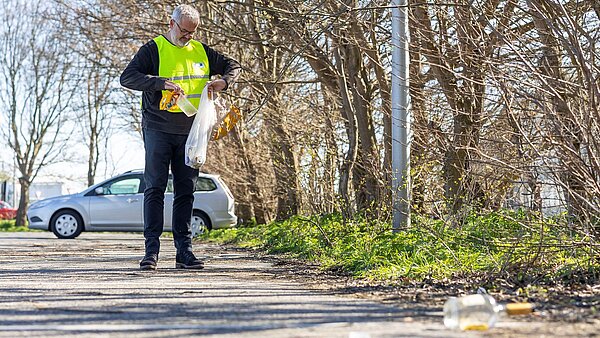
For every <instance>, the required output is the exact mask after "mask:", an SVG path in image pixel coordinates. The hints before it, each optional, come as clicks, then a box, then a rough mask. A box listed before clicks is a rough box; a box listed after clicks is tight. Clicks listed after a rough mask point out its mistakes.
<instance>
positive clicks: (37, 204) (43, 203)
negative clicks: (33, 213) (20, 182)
mask: <svg viewBox="0 0 600 338" xmlns="http://www.w3.org/2000/svg"><path fill="white" fill-rule="evenodd" d="M50 202H52V201H39V202H35V203H33V204H32V205H31V206H29V209H39V208H43V207H45V206H47V205H48V204H50Z"/></svg>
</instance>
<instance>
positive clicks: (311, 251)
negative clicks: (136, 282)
mask: <svg viewBox="0 0 600 338" xmlns="http://www.w3.org/2000/svg"><path fill="white" fill-rule="evenodd" d="M563 229H564V227H562V226H559V225H558V224H557V223H556V221H547V220H546V221H545V222H544V223H541V222H537V221H532V220H531V219H530V218H529V217H528V216H527V215H525V214H523V213H519V212H513V211H503V212H497V213H491V214H488V215H484V216H478V215H473V216H469V217H467V218H466V219H465V220H464V222H463V223H462V224H461V225H458V226H448V225H446V224H445V223H444V222H443V221H441V220H431V219H427V218H423V217H419V216H414V217H413V225H412V227H411V228H410V229H406V230H403V231H400V232H396V233H394V232H392V231H391V229H390V228H389V225H388V224H384V223H378V222H373V221H367V220H365V219H356V220H344V219H343V218H342V217H341V216H339V215H327V216H322V217H311V218H304V217H293V218H291V219H289V220H286V221H283V222H275V223H271V224H269V225H260V226H255V227H249V228H237V229H227V230H215V231H211V232H210V233H208V234H205V235H203V238H204V239H205V240H208V241H213V242H218V243H229V244H235V245H237V246H241V247H248V248H253V249H259V250H264V251H266V252H268V253H274V254H284V255H288V256H290V257H294V258H301V259H306V260H309V261H311V262H316V263H318V264H320V266H321V267H322V268H323V269H330V270H337V271H342V272H345V273H350V274H352V275H354V276H356V277H361V278H368V279H372V280H377V281H391V282H394V281H402V280H423V279H436V280H443V279H446V278H452V277H457V276H459V277H468V276H478V278H484V279H490V278H498V277H502V278H503V279H504V280H508V281H509V282H511V283H513V284H515V285H527V284H529V283H532V282H533V283H535V282H542V281H543V282H550V281H555V280H558V279H561V280H563V281H564V280H566V281H575V280H581V281H590V280H591V281H598V280H599V274H600V262H599V261H598V260H597V259H596V258H595V257H597V252H594V248H596V246H594V244H593V239H591V238H587V237H586V236H584V235H581V234H579V233H575V232H572V231H565V230H563ZM586 243H587V244H586ZM588 244H589V245H588Z"/></svg>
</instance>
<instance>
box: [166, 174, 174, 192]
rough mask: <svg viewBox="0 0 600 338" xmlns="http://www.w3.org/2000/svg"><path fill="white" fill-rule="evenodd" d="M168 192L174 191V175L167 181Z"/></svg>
mask: <svg viewBox="0 0 600 338" xmlns="http://www.w3.org/2000/svg"><path fill="white" fill-rule="evenodd" d="M166 192H170V193H173V177H169V180H168V181H167V190H166Z"/></svg>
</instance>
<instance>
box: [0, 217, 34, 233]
mask: <svg viewBox="0 0 600 338" xmlns="http://www.w3.org/2000/svg"><path fill="white" fill-rule="evenodd" d="M0 231H5V232H24V231H35V230H31V229H29V228H28V227H27V226H16V225H15V220H14V219H9V220H0Z"/></svg>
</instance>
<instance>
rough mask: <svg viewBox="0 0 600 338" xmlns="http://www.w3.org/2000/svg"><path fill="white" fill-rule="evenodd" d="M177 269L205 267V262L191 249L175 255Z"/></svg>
mask: <svg viewBox="0 0 600 338" xmlns="http://www.w3.org/2000/svg"><path fill="white" fill-rule="evenodd" d="M175 268H176V269H197V270H200V269H204V262H203V261H201V260H199V259H198V258H196V256H194V254H193V253H192V252H191V251H185V252H184V253H182V254H177V256H175Z"/></svg>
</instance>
